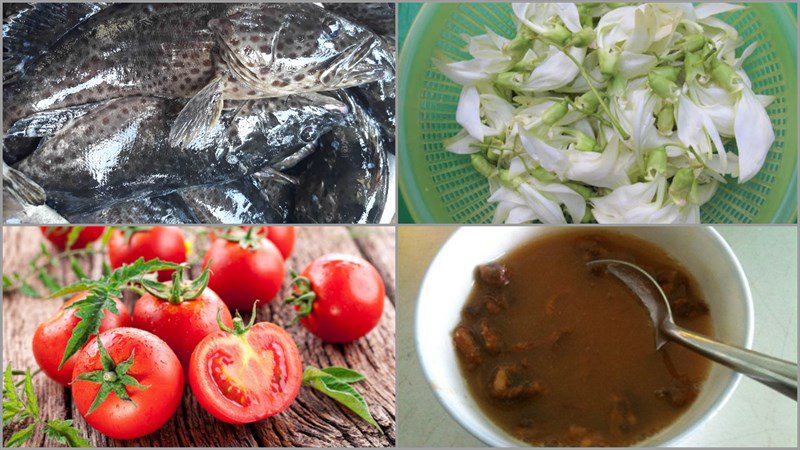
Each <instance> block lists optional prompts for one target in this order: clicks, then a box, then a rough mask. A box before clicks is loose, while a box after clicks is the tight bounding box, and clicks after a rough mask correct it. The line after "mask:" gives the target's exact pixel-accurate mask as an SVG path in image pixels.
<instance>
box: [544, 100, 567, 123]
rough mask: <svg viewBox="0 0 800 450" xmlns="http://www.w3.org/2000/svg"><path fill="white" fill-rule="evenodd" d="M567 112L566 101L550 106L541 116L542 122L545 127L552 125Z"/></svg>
mask: <svg viewBox="0 0 800 450" xmlns="http://www.w3.org/2000/svg"><path fill="white" fill-rule="evenodd" d="M568 112H569V105H568V104H567V101H566V100H562V101H560V102H556V103H554V104H553V105H552V106H550V107H549V108H547V109H546V110H544V114H542V122H544V123H546V124H547V125H553V124H554V123H556V122H558V121H559V120H561V119H562V118H564V116H566V115H567V113H568Z"/></svg>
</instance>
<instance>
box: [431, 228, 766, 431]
mask: <svg viewBox="0 0 800 450" xmlns="http://www.w3.org/2000/svg"><path fill="white" fill-rule="evenodd" d="M564 229H565V228H563V227H545V226H519V227H509V226H504V227H497V226H470V227H462V228H460V229H458V230H457V231H456V232H455V233H453V235H452V236H451V237H450V239H449V240H448V241H447V242H446V243H445V245H444V246H443V247H442V248H441V250H439V253H438V254H437V255H436V257H435V258H434V259H433V262H432V263H431V265H430V267H428V271H427V273H426V274H425V279H424V280H423V282H422V287H421V288H420V293H419V298H418V299H417V311H416V318H415V338H416V344H417V354H418V355H419V359H420V363H421V365H422V369H423V371H424V372H425V376H426V378H427V379H428V382H429V383H430V385H431V387H432V388H433V391H434V393H435V394H436V396H437V397H438V399H439V401H440V402H441V403H442V405H444V407H445V409H447V411H448V412H449V413H450V415H452V416H453V418H454V419H455V420H456V421H458V423H460V424H461V426H463V427H464V428H465V429H467V430H468V431H469V432H470V433H472V434H473V435H474V436H475V437H477V438H478V439H480V440H481V441H483V442H484V443H486V444H488V445H492V446H498V447H508V446H525V445H528V444H526V443H525V442H522V441H519V440H518V439H515V438H514V437H513V436H511V435H509V434H508V433H506V432H505V431H503V430H502V429H500V427H498V426H497V425H495V424H494V423H492V421H491V420H489V419H488V418H487V417H486V416H485V415H484V413H483V412H482V411H481V409H480V408H479V407H478V405H477V404H476V403H475V401H474V400H473V399H472V397H471V396H470V394H469V391H468V389H467V386H466V383H465V380H464V378H463V377H462V376H461V371H460V369H459V367H458V363H457V361H456V354H455V350H454V348H453V344H452V339H451V333H452V331H453V329H454V328H455V327H456V325H457V324H458V322H459V321H460V316H461V308H462V307H463V306H464V303H465V302H466V299H467V297H468V296H469V293H470V291H471V289H472V284H473V279H472V274H473V270H474V268H475V266H476V265H478V264H481V263H485V262H489V261H492V260H495V259H497V258H499V257H500V256H502V255H503V254H505V253H506V252H507V251H509V250H512V249H514V248H516V247H518V246H519V245H520V244H522V243H524V242H526V241H529V240H531V239H534V238H536V237H537V236H542V235H544V234H547V233H552V232H554V231H563V230H564ZM594 229H596V228H594ZM614 231H617V232H620V233H625V234H631V235H633V236H636V237H639V238H641V239H644V240H646V241H649V242H652V243H653V244H656V245H657V246H659V247H661V248H662V249H664V250H666V251H667V252H668V253H669V254H670V255H671V256H672V257H673V258H675V259H676V260H677V261H679V262H680V263H681V264H682V265H683V266H684V267H685V268H686V269H687V270H688V271H689V272H690V273H691V274H693V275H694V277H695V278H696V279H697V281H698V283H699V284H700V288H701V289H702V291H703V295H704V297H705V300H706V301H707V303H708V306H709V308H710V310H711V318H712V322H713V326H714V333H715V338H716V339H718V340H721V341H724V342H727V343H730V344H733V345H738V346H742V347H747V348H750V347H751V345H752V341H753V301H752V298H751V296H750V287H749V285H748V283H747V278H746V276H745V274H744V271H743V270H742V267H741V265H740V264H739V260H738V259H736V255H734V254H733V251H731V249H730V247H729V246H728V244H727V243H726V242H725V240H724V239H723V238H722V236H720V235H719V233H717V232H716V231H715V230H714V229H713V228H711V227H621V228H619V227H618V228H614ZM739 378H740V375H739V374H737V373H735V372H733V371H731V370H729V369H727V368H725V367H723V366H721V365H719V364H712V368H711V371H710V373H709V376H708V379H707V380H706V382H705V383H704V385H703V387H702V389H701V390H700V393H699V395H698V397H697V399H696V400H695V402H694V403H693V404H692V405H691V407H689V409H687V410H686V412H685V413H684V414H683V415H681V416H680V417H679V418H678V419H677V420H676V421H675V422H674V423H673V424H671V425H670V426H668V427H667V428H665V429H664V430H662V431H661V432H659V433H658V434H656V435H654V436H651V437H650V438H648V439H646V440H644V441H642V442H640V443H638V444H637V445H639V446H647V447H655V446H674V445H677V444H679V442H680V441H681V440H683V439H684V438H685V437H686V436H688V435H689V434H690V433H692V432H693V431H695V430H697V429H698V428H700V426H701V425H702V424H703V423H704V422H705V421H706V420H708V419H709V418H710V417H711V416H713V415H714V414H715V413H716V412H717V411H718V410H719V409H720V408H721V407H722V406H723V405H724V404H725V402H726V401H727V400H728V398H729V397H730V395H731V393H732V392H733V390H734V388H735V387H736V385H737V384H738V382H739Z"/></svg>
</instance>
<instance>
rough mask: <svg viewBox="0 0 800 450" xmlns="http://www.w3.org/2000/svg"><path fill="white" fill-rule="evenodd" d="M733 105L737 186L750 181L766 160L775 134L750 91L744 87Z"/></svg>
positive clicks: (761, 107)
mask: <svg viewBox="0 0 800 450" xmlns="http://www.w3.org/2000/svg"><path fill="white" fill-rule="evenodd" d="M741 94H742V96H741V98H740V99H739V101H738V102H737V103H736V119H735V121H734V127H735V130H736V147H737V148H738V149H739V183H744V182H745V181H747V180H749V179H751V178H753V177H754V176H755V175H756V173H758V171H759V170H761V166H763V165H764V160H765V159H766V158H767V153H769V149H770V147H772V143H773V142H774V141H775V132H774V131H773V130H772V122H770V120H769V116H768V115H767V111H766V110H765V109H764V107H763V106H761V103H759V101H758V99H757V98H756V96H755V94H753V91H752V90H750V89H749V88H744V89H742V91H741Z"/></svg>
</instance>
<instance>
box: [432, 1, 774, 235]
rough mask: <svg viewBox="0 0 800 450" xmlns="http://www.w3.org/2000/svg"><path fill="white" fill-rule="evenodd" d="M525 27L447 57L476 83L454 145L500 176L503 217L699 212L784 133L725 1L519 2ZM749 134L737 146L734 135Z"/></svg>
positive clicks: (495, 197) (674, 217)
mask: <svg viewBox="0 0 800 450" xmlns="http://www.w3.org/2000/svg"><path fill="white" fill-rule="evenodd" d="M512 8H513V11H514V15H515V17H516V21H517V23H518V28H517V35H516V36H515V37H514V38H513V39H510V40H509V39H507V38H504V37H502V36H499V35H497V34H496V33H493V32H491V31H490V30H487V33H486V34H484V35H481V36H464V39H465V40H466V42H468V48H467V50H468V51H469V53H470V55H472V57H473V59H470V60H466V61H456V62H451V61H443V60H441V59H437V60H436V61H435V63H436V66H437V67H438V68H439V70H440V71H441V72H442V73H444V74H445V75H446V76H448V77H449V78H450V79H452V80H453V81H455V82H456V83H458V84H460V85H462V86H463V89H462V91H461V97H460V99H459V103H458V109H457V111H456V120H457V121H458V123H459V124H460V125H461V126H462V127H463V130H461V131H460V132H459V133H458V134H457V135H456V136H453V137H452V138H451V139H449V140H448V141H447V142H446V143H445V145H446V148H447V149H448V150H449V151H451V152H453V153H459V154H470V155H471V156H470V157H471V159H472V165H473V167H474V168H475V169H476V170H477V171H478V172H480V173H481V174H482V175H483V176H485V177H486V178H487V179H488V181H489V186H490V191H491V196H490V197H489V199H488V201H489V202H491V203H495V204H496V205H497V208H496V211H495V217H494V221H495V222H496V223H503V222H504V223H522V222H531V221H540V222H543V223H566V222H568V221H570V222H575V223H577V222H588V221H593V220H594V221H597V222H599V223H620V222H630V223H697V222H699V221H700V212H699V211H700V205H702V204H703V203H705V202H707V201H709V199H710V198H711V197H712V196H713V194H714V192H715V189H716V187H717V185H718V183H724V182H725V175H728V176H730V177H734V178H736V179H737V180H738V182H739V183H743V182H745V181H747V180H749V179H750V178H752V177H753V176H755V174H756V173H758V171H759V170H760V169H761V166H762V165H763V164H764V159H765V158H766V155H767V152H768V151H769V148H770V146H771V145H772V142H773V141H774V139H775V134H774V131H773V129H772V123H771V122H770V119H769V117H768V116H767V112H766V110H765V107H766V106H767V105H769V103H770V102H771V101H772V100H773V99H772V98H771V97H768V96H762V95H756V94H755V93H753V90H752V89H751V87H750V80H749V78H748V77H747V74H746V73H745V72H744V70H742V63H743V60H744V59H745V58H747V56H748V55H750V54H751V53H752V52H753V50H754V49H755V44H754V45H751V46H749V47H748V48H746V49H744V50H743V51H742V52H741V55H740V56H739V57H737V56H736V49H737V48H738V47H739V46H740V45H741V40H740V38H739V35H738V33H737V32H736V30H735V29H734V28H733V27H731V26H730V25H728V24H726V23H725V22H723V21H722V20H720V19H718V18H716V17H714V16H715V15H716V14H719V13H722V12H727V11H733V10H736V9H740V8H742V6H739V5H729V4H721V3H703V4H700V5H698V6H693V5H692V4H688V3H687V4H669V3H652V4H640V5H635V6H619V7H615V6H611V5H608V4H599V3H582V4H572V3H549V4H548V3H521V4H513V5H512ZM729 140H735V141H736V147H737V149H738V156H737V155H735V154H732V153H727V152H726V151H725V148H724V144H725V142H727V141H729Z"/></svg>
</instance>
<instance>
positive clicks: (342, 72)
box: [319, 39, 380, 89]
mask: <svg viewBox="0 0 800 450" xmlns="http://www.w3.org/2000/svg"><path fill="white" fill-rule="evenodd" d="M379 42H380V41H378V39H364V40H362V41H361V42H359V43H358V44H354V45H351V46H350V47H348V48H347V49H345V50H344V51H342V52H339V53H338V54H337V55H335V56H332V57H330V58H328V59H327V60H325V61H324V62H323V63H322V66H323V67H324V69H323V70H322V71H321V72H320V74H319V80H320V82H321V83H322V84H323V85H324V86H327V87H328V88H331V89H336V88H337V87H338V86H339V84H340V83H341V82H342V80H343V79H344V77H345V76H346V75H347V72H348V70H349V69H350V68H351V67H353V66H355V63H356V62H358V61H360V60H361V59H363V58H365V57H366V56H367V55H368V54H369V53H370V52H371V51H372V49H373V47H375V46H376V45H377V44H378V43H379ZM324 80H328V81H324Z"/></svg>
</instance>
